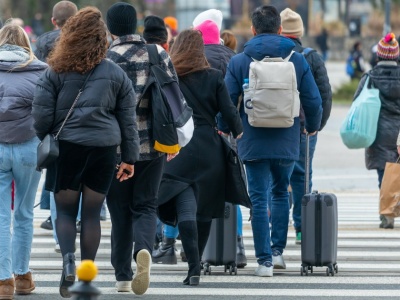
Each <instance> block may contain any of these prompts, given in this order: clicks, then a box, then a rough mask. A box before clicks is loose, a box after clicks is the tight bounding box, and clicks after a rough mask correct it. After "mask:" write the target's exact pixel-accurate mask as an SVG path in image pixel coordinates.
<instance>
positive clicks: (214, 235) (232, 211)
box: [202, 203, 237, 275]
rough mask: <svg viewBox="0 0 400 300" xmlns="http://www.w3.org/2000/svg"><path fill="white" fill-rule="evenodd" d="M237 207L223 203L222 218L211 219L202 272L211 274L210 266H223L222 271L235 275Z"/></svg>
mask: <svg viewBox="0 0 400 300" xmlns="http://www.w3.org/2000/svg"><path fill="white" fill-rule="evenodd" d="M236 231H237V207H236V205H232V204H231V203H225V213H224V217H223V218H218V219H213V220H212V223H211V229H210V236H209V237H208V241H207V244H206V247H205V249H204V253H203V256H202V261H203V272H204V275H206V274H207V273H208V274H210V275H211V266H224V271H225V272H226V271H229V274H230V275H232V274H235V275H237V266H236V246H237V232H236Z"/></svg>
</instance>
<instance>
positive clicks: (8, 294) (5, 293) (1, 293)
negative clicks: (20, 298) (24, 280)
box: [0, 278, 14, 300]
mask: <svg viewBox="0 0 400 300" xmlns="http://www.w3.org/2000/svg"><path fill="white" fill-rule="evenodd" d="M13 297H14V278H10V279H6V280H0V299H2V300H12V299H13Z"/></svg>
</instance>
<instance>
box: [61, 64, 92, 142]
mask: <svg viewBox="0 0 400 300" xmlns="http://www.w3.org/2000/svg"><path fill="white" fill-rule="evenodd" d="M95 68H96V67H94V68H93V69H92V70H91V71H90V73H89V75H88V76H87V77H86V80H85V82H84V83H83V85H82V87H81V88H80V89H79V92H78V95H76V98H75V100H74V103H72V106H71V108H70V109H69V111H68V113H67V116H66V117H65V119H64V122H63V123H62V124H61V127H60V129H59V130H58V132H57V134H56V135H55V137H54V139H55V140H57V139H58V136H59V135H60V132H61V130H62V129H63V128H64V125H65V122H67V120H68V118H69V116H70V115H71V113H72V110H73V109H74V107H75V105H76V102H77V101H78V99H79V97H80V96H81V94H82V92H83V90H84V88H85V85H86V83H87V82H88V80H89V77H90V75H92V73H93V71H94V69H95Z"/></svg>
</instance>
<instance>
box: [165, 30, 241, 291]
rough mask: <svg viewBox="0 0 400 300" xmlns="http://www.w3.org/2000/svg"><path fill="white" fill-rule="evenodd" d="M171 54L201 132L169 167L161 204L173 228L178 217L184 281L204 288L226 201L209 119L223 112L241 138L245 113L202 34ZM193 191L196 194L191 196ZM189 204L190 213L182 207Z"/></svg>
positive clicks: (187, 34) (217, 141) (184, 38)
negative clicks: (206, 259) (215, 223)
mask: <svg viewBox="0 0 400 300" xmlns="http://www.w3.org/2000/svg"><path fill="white" fill-rule="evenodd" d="M170 56H171V60H172V62H173V64H174V67H175V69H176V73H177V74H178V76H179V84H180V86H181V89H182V92H183V94H184V96H185V99H186V101H187V102H188V104H189V106H190V107H192V109H193V118H194V123H195V130H194V134H193V138H192V140H191V141H190V143H189V144H188V145H187V146H186V147H184V148H183V149H181V151H180V154H179V155H178V156H177V157H176V158H174V159H173V160H171V161H170V162H168V163H167V165H166V169H165V174H164V179H163V181H162V184H161V187H160V193H159V204H163V205H161V206H160V207H159V215H160V219H161V220H162V221H164V222H165V223H167V224H174V223H175V222H174V220H175V219H176V222H177V223H178V228H179V232H180V234H181V239H182V244H183V248H184V250H185V253H186V257H187V258H188V264H189V274H188V278H186V279H185V281H186V282H185V281H184V283H185V284H191V282H190V277H192V276H195V277H196V280H193V283H194V284H195V283H197V284H198V275H200V266H199V261H200V259H199V255H200V257H201V255H202V253H203V250H204V247H205V244H206V242H207V239H208V235H209V232H210V226H211V220H212V218H219V217H222V216H223V213H224V206H225V204H224V200H225V198H226V197H225V172H226V170H225V158H224V155H223V146H222V141H221V138H220V137H219V136H218V133H217V131H216V130H215V126H214V125H215V124H210V122H209V121H208V120H215V117H216V115H217V114H218V113H219V112H220V113H221V115H222V117H223V119H224V121H225V122H226V123H227V124H228V126H229V128H230V130H231V132H232V134H233V136H234V137H235V138H238V137H240V136H241V134H242V131H243V128H242V123H241V120H240V117H239V114H238V112H237V110H236V108H235V107H234V105H233V104H232V102H231V101H230V98H229V94H228V91H227V88H226V86H225V82H224V78H223V75H222V72H221V71H219V70H216V69H212V68H210V66H209V64H208V62H207V59H206V58H205V56H204V45H203V40H202V36H201V33H200V32H199V31H197V30H185V31H183V32H182V33H180V34H179V36H178V37H177V39H176V41H175V42H174V44H173V46H172V49H171V52H170ZM200 107H201V108H200ZM199 108H200V109H199ZM205 114H206V115H205ZM188 189H189V190H191V192H189V193H188ZM183 191H184V192H185V193H186V194H187V196H186V197H185V199H179V201H178V200H177V199H176V197H177V196H178V195H180V194H181V192H183ZM189 194H190V195H191V196H189ZM189 198H190V199H191V200H190V201H191V202H190V201H189V200H188V199H189ZM171 200H174V201H171ZM196 200H197V212H196V205H195V202H194V201H196ZM171 203H173V204H175V209H174V208H172V209H171V206H170V205H169V204H171ZM182 203H184V204H182ZM189 203H192V205H190V204H189ZM183 205H185V206H186V207H187V209H186V210H183V209H182V206H183ZM196 220H197V226H196V222H195V221H196ZM196 227H197V228H196ZM197 231H198V250H197V249H196V248H197V247H193V246H194V244H197V243H196V242H195V240H197V234H196V233H197Z"/></svg>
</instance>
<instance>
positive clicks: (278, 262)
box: [272, 250, 286, 270]
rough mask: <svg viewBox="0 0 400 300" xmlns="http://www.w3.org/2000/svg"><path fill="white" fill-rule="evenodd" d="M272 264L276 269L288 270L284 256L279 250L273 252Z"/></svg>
mask: <svg viewBox="0 0 400 300" xmlns="http://www.w3.org/2000/svg"><path fill="white" fill-rule="evenodd" d="M272 263H273V264H274V269H281V270H284V269H286V264H285V261H284V260H283V256H282V254H281V253H280V252H279V251H278V250H274V251H273V252H272Z"/></svg>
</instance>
